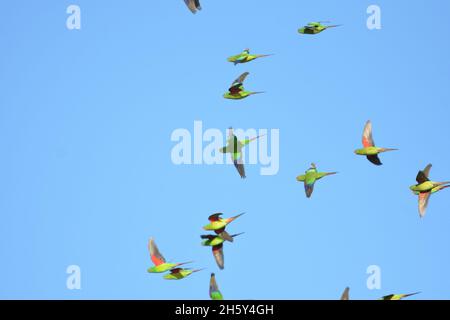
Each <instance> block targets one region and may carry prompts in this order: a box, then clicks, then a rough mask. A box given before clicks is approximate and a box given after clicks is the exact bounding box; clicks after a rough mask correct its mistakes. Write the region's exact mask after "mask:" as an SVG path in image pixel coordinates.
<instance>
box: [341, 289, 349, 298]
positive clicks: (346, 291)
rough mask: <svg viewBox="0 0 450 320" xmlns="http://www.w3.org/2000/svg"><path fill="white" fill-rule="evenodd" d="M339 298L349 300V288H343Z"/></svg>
mask: <svg viewBox="0 0 450 320" xmlns="http://www.w3.org/2000/svg"><path fill="white" fill-rule="evenodd" d="M341 300H350V288H349V287H347V288H345V290H344V292H343V293H342V295H341Z"/></svg>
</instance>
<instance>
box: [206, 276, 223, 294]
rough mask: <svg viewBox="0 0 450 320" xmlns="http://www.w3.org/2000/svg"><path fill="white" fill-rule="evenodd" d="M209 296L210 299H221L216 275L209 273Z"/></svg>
mask: <svg viewBox="0 0 450 320" xmlns="http://www.w3.org/2000/svg"><path fill="white" fill-rule="evenodd" d="M209 296H210V297H211V299H212V300H223V296H222V293H221V292H220V290H219V286H218V285H217V282H216V275H215V274H214V273H211V279H210V280H209Z"/></svg>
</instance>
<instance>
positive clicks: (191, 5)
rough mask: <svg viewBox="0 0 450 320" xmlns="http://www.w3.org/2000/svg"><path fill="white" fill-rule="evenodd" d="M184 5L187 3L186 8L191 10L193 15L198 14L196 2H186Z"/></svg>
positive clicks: (191, 0)
mask: <svg viewBox="0 0 450 320" xmlns="http://www.w3.org/2000/svg"><path fill="white" fill-rule="evenodd" d="M197 2H198V1H197ZM184 3H186V6H187V7H188V8H189V10H191V12H192V13H196V12H197V5H196V3H195V0H184Z"/></svg>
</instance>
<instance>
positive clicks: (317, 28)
mask: <svg viewBox="0 0 450 320" xmlns="http://www.w3.org/2000/svg"><path fill="white" fill-rule="evenodd" d="M322 23H328V21H319V22H310V23H308V24H307V25H306V26H304V27H302V28H300V29H298V33H301V34H318V33H321V32H322V31H325V30H327V29H330V28H336V27H339V26H341V25H340V24H339V25H330V26H327V25H323V24H322Z"/></svg>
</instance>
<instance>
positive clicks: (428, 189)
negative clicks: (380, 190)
mask: <svg viewBox="0 0 450 320" xmlns="http://www.w3.org/2000/svg"><path fill="white" fill-rule="evenodd" d="M431 167H432V165H431V163H430V164H429V165H427V166H426V167H425V169H423V170H420V171H419V173H418V174H417V176H416V181H417V184H416V185H413V186H411V187H410V189H411V190H412V192H413V193H414V194H415V195H417V196H418V197H419V215H420V217H421V218H423V217H424V216H425V213H426V210H427V206H428V201H429V199H430V196H431V195H432V194H433V193H436V192H438V191H441V190H443V189H445V188H448V187H450V185H449V183H450V181H445V182H434V181H430V179H429V175H430V170H431Z"/></svg>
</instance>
